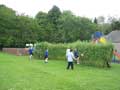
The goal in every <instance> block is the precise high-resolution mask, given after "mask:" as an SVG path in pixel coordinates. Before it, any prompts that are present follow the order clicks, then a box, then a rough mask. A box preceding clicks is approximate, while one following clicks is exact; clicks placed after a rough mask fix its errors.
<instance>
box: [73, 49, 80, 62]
mask: <svg viewBox="0 0 120 90" xmlns="http://www.w3.org/2000/svg"><path fill="white" fill-rule="evenodd" d="M74 57H75V59H76V60H77V64H79V53H78V50H77V49H75V50H74Z"/></svg>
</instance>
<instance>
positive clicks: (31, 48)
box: [28, 47, 33, 60]
mask: <svg viewBox="0 0 120 90" xmlns="http://www.w3.org/2000/svg"><path fill="white" fill-rule="evenodd" d="M28 52H29V59H30V60H31V59H32V56H33V47H30V48H29V50H28Z"/></svg>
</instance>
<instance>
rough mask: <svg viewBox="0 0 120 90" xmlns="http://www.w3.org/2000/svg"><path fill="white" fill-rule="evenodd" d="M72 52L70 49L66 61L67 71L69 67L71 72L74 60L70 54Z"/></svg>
mask: <svg viewBox="0 0 120 90" xmlns="http://www.w3.org/2000/svg"><path fill="white" fill-rule="evenodd" d="M72 51H73V50H72V49H70V52H68V53H67V55H66V56H67V61H68V65H67V69H69V68H70V67H71V69H72V70H73V69H74V65H73V59H75V58H74V54H73V52H72Z"/></svg>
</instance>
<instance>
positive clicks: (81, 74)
mask: <svg viewBox="0 0 120 90" xmlns="http://www.w3.org/2000/svg"><path fill="white" fill-rule="evenodd" d="M66 65H67V62H66V61H57V60H49V63H47V64H45V63H44V62H43V60H35V59H34V60H33V61H29V60H28V57H26V56H14V55H9V54H5V53H0V90H120V64H112V68H110V69H107V68H96V67H89V66H83V65H75V68H74V70H66Z"/></svg>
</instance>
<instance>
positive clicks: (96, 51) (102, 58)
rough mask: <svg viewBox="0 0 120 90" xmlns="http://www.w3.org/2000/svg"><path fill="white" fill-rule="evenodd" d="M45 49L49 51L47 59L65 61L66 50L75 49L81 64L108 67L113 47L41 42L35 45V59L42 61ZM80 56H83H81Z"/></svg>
mask: <svg viewBox="0 0 120 90" xmlns="http://www.w3.org/2000/svg"><path fill="white" fill-rule="evenodd" d="M46 48H48V50H49V59H54V60H65V59H66V57H65V54H66V49H67V48H72V49H74V48H77V49H78V51H79V56H80V63H81V64H86V65H94V66H102V67H106V66H108V65H107V63H110V61H111V58H112V50H113V45H112V44H111V43H107V44H93V43H89V42H80V41H77V42H74V43H68V44H61V43H59V44H51V43H47V42H41V43H37V44H36V48H35V52H34V55H35V57H36V58H39V59H43V58H44V51H45V49H46ZM81 54H83V55H84V56H81Z"/></svg>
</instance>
